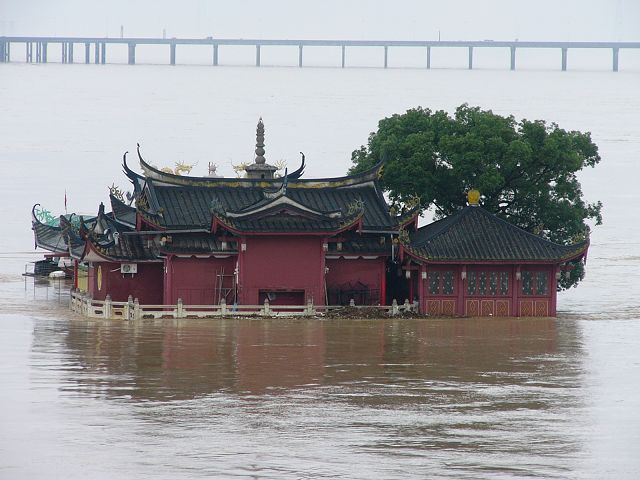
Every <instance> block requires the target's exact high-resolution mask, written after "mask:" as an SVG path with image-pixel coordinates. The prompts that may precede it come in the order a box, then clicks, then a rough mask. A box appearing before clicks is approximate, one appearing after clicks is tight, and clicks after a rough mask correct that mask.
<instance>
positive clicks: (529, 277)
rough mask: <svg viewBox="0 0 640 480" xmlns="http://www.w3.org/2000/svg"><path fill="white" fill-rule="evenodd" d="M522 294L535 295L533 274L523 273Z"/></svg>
mask: <svg viewBox="0 0 640 480" xmlns="http://www.w3.org/2000/svg"><path fill="white" fill-rule="evenodd" d="M522 294H523V295H533V272H522Z"/></svg>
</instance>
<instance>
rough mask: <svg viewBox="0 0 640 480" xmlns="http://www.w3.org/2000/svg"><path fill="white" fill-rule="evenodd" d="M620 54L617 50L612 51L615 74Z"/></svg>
mask: <svg viewBox="0 0 640 480" xmlns="http://www.w3.org/2000/svg"><path fill="white" fill-rule="evenodd" d="M619 53H620V49H619V48H617V47H616V48H614V49H613V71H614V72H617V71H618V54H619Z"/></svg>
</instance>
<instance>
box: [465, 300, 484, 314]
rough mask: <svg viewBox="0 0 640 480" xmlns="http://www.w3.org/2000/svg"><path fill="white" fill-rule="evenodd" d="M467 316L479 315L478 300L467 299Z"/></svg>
mask: <svg viewBox="0 0 640 480" xmlns="http://www.w3.org/2000/svg"><path fill="white" fill-rule="evenodd" d="M465 310H466V312H467V316H468V317H478V316H480V301H479V300H467V308H466V309H465Z"/></svg>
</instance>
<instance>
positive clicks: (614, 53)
mask: <svg viewBox="0 0 640 480" xmlns="http://www.w3.org/2000/svg"><path fill="white" fill-rule="evenodd" d="M13 44H24V46H25V48H24V51H25V58H24V60H25V62H27V63H33V62H35V63H47V62H48V61H49V59H48V56H47V50H48V47H49V45H51V44H58V45H60V46H61V58H60V62H61V63H74V46H75V45H80V48H82V45H84V63H92V59H93V63H100V64H104V63H107V45H127V46H128V63H129V65H135V63H136V47H137V46H138V45H166V46H167V47H168V50H169V58H168V60H169V64H171V65H175V64H176V50H177V47H178V45H180V46H181V48H187V47H188V46H192V45H200V46H202V45H209V46H211V63H212V65H218V64H219V62H218V53H219V50H220V47H224V46H238V45H244V46H253V47H254V48H255V55H256V57H255V58H256V60H255V65H256V66H257V67H259V66H260V52H261V48H262V47H265V46H288V47H291V46H294V47H295V46H297V47H298V66H299V67H302V66H303V51H304V47H339V48H341V51H342V62H341V66H342V68H344V67H345V66H346V65H347V47H348V48H356V47H379V48H381V49H382V50H383V52H384V56H383V64H382V65H383V66H384V68H387V66H388V58H389V49H390V48H422V49H424V51H425V67H426V68H431V51H432V49H435V48H438V49H439V48H465V49H467V50H468V66H467V68H469V69H470V70H471V69H473V53H474V49H480V48H499V49H500V48H501V49H506V50H507V51H508V52H509V54H510V57H509V58H510V62H509V66H510V68H511V70H515V69H516V51H517V50H520V49H554V50H558V51H559V52H560V67H561V68H562V70H563V71H566V70H567V60H568V52H569V49H572V50H573V49H599V50H602V49H607V50H610V51H611V68H612V70H613V71H614V72H617V71H618V69H619V54H620V50H621V49H640V42H520V41H509V42H503V41H492V40H482V41H414V40H388V41H387V40H273V39H272V40H266V39H243V38H213V37H207V38H97V37H96V38H94V37H0V63H6V62H10V61H11V46H12V45H13ZM34 47H35V48H34ZM92 52H93V53H92Z"/></svg>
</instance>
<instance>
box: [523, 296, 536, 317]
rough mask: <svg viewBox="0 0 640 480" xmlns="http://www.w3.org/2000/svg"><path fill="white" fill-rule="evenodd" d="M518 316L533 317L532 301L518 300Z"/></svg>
mask: <svg viewBox="0 0 640 480" xmlns="http://www.w3.org/2000/svg"><path fill="white" fill-rule="evenodd" d="M520 316H521V317H533V300H520Z"/></svg>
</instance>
